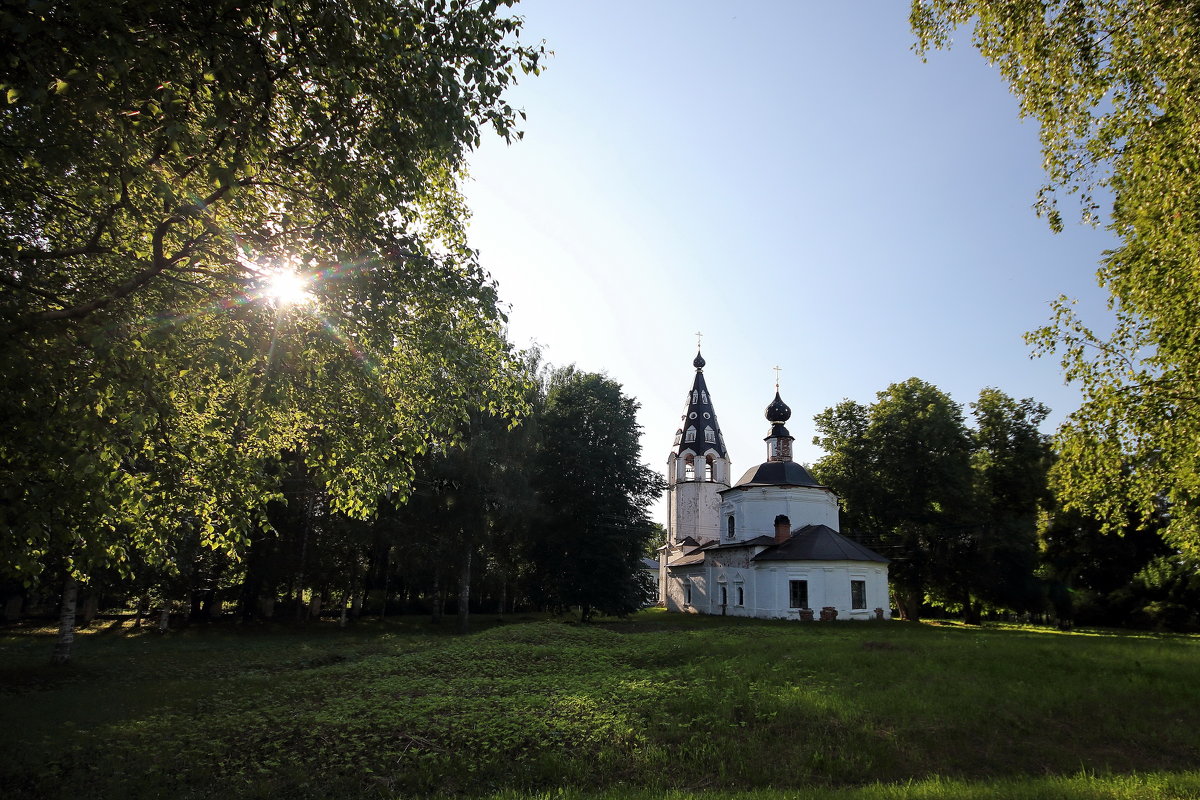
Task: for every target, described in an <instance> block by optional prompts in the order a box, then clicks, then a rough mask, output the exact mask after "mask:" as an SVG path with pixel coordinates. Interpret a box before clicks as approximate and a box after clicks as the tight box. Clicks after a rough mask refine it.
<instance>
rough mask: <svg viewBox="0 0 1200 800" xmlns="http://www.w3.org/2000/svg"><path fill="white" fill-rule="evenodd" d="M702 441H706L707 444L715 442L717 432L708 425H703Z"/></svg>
mask: <svg viewBox="0 0 1200 800" xmlns="http://www.w3.org/2000/svg"><path fill="white" fill-rule="evenodd" d="M704 441H706V442H708V443H709V444H716V442H717V433H716V431H714V430H713V429H712V428H710V427H708V426H705V428H704Z"/></svg>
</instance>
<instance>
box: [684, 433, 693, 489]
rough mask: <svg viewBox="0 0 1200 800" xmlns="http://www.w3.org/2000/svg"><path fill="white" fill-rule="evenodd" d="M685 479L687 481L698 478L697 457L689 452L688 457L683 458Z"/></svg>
mask: <svg viewBox="0 0 1200 800" xmlns="http://www.w3.org/2000/svg"><path fill="white" fill-rule="evenodd" d="M689 441H690V440H689ZM683 479H684V480H685V481H694V480H696V457H695V456H694V455H692V454H691V453H688V455H687V458H685V459H684V460H683Z"/></svg>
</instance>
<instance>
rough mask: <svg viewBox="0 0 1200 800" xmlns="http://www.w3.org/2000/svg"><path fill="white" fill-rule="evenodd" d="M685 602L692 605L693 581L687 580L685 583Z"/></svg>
mask: <svg viewBox="0 0 1200 800" xmlns="http://www.w3.org/2000/svg"><path fill="white" fill-rule="evenodd" d="M683 604H684V605H687V606H690V605H691V604H692V582H691V581H686V582H685V583H684V584H683Z"/></svg>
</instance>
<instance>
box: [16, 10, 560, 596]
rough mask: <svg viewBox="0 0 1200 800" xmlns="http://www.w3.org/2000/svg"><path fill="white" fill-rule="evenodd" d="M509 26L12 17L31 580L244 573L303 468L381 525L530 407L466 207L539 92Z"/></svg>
mask: <svg viewBox="0 0 1200 800" xmlns="http://www.w3.org/2000/svg"><path fill="white" fill-rule="evenodd" d="M509 5H511V2H509V1H508V0H495V1H487V2H478V3H463V2H458V0H440V1H435V2H415V1H414V0H406V1H404V2H395V1H393V0H387V1H385V0H362V2H355V3H351V4H347V3H326V2H323V1H322V0H284V2H279V1H278V0H276V1H275V2H267V1H266V0H249V2H241V1H239V2H236V3H234V2H222V1H221V0H218V1H217V2H209V0H205V2H198V1H195V0H181V1H180V2H176V3H168V4H162V3H156V2H148V1H147V0H126V1H125V2H118V3H92V2H84V1H83V0H65V1H64V2H53V3H50V2H45V3H43V2H32V3H21V4H12V3H8V4H4V6H3V8H2V9H0V50H3V52H4V53H5V57H4V59H3V61H2V62H0V101H2V102H0V327H2V328H3V329H4V331H5V343H4V346H3V348H2V350H0V375H2V376H3V377H2V378H0V381H2V384H0V408H2V409H3V415H4V417H5V418H6V419H8V420H10V421H11V425H6V431H5V433H4V435H3V437H2V438H0V464H2V467H0V468H2V469H3V480H2V481H0V484H2V486H3V490H2V491H3V496H0V526H2V534H3V538H2V544H0V564H3V566H4V567H5V568H6V569H7V571H9V572H10V573H14V574H16V575H17V576H19V577H25V578H28V577H29V576H30V575H31V574H33V573H34V572H36V571H37V570H38V569H40V567H41V565H43V564H45V563H46V562H47V561H48V560H52V559H58V560H60V561H61V562H62V563H64V564H65V565H66V566H67V568H68V569H69V571H72V572H74V573H75V574H78V575H80V576H86V575H87V574H88V573H89V571H90V570H93V569H97V568H99V567H100V566H102V565H105V564H115V565H117V566H120V565H121V564H126V563H129V561H130V559H131V558H132V557H133V554H134V553H139V554H140V557H142V558H146V559H149V560H155V559H157V560H159V561H163V562H168V561H169V559H170V552H171V547H170V546H169V539H170V537H171V536H174V535H176V534H180V533H182V532H186V533H188V534H189V535H195V536H196V537H198V538H199V540H200V541H201V542H202V544H203V545H204V546H206V547H208V548H220V549H229V550H232V549H235V548H237V547H239V546H240V545H241V544H242V543H244V542H245V541H246V538H247V535H248V533H249V531H251V530H252V529H253V528H254V527H255V526H258V525H269V520H268V519H267V515H266V513H265V508H266V506H267V504H268V502H269V501H270V500H272V499H275V498H279V497H281V494H280V485H281V480H282V477H283V475H284V473H285V471H286V469H285V468H286V463H285V462H287V461H289V460H290V459H292V458H293V456H294V457H295V458H298V459H300V460H301V461H302V462H303V464H304V465H305V471H306V474H307V475H309V476H310V477H311V478H312V480H314V481H315V483H316V485H318V486H319V487H320V488H321V490H322V491H324V492H327V495H328V500H329V504H330V507H331V508H332V509H333V510H335V511H338V512H343V513H346V514H349V515H352V516H360V517H361V516H366V515H369V514H370V513H371V512H372V511H373V509H374V508H375V505H376V501H377V499H378V497H379V496H380V495H381V494H384V493H386V494H390V495H392V496H394V497H403V495H404V494H405V493H406V492H407V490H408V486H409V483H410V480H411V477H412V469H411V464H412V459H413V458H414V457H415V456H417V455H418V454H419V453H420V452H422V451H423V450H424V449H426V448H427V447H428V446H429V444H430V443H431V442H433V441H438V440H445V441H452V440H453V439H454V438H455V437H456V436H458V435H459V431H460V430H461V424H460V423H461V422H462V421H463V420H465V419H466V418H467V417H468V415H469V414H470V412H471V411H472V410H478V409H481V408H486V409H489V410H490V411H491V412H495V413H502V414H509V415H511V414H513V413H517V412H518V411H519V408H520V404H521V400H520V393H521V387H522V380H521V379H520V377H519V375H518V373H519V370H518V369H517V367H516V364H515V360H514V359H513V357H512V356H510V354H509V350H508V345H507V344H506V342H505V341H504V337H503V332H502V324H503V317H502V315H501V313H500V312H499V310H498V308H497V302H496V290H495V287H494V285H493V284H492V283H491V281H490V280H489V279H488V277H487V275H486V273H485V272H484V271H483V270H482V269H481V267H480V266H479V264H478V261H477V258H476V254H475V253H474V252H473V251H472V250H470V249H469V248H468V247H467V245H466V243H465V238H464V235H463V223H464V219H465V211H464V209H463V207H462V202H461V199H460V197H459V194H458V191H457V188H456V181H457V179H458V176H459V173H460V171H461V169H462V165H463V158H464V154H465V153H466V152H467V151H468V150H469V149H470V148H472V147H473V146H474V145H475V144H476V143H477V141H478V140H479V137H480V135H481V132H482V131H483V130H484V129H485V128H487V127H490V128H491V129H493V130H495V131H496V132H497V133H499V135H501V136H503V137H505V138H509V137H512V136H514V135H518V134H517V133H516V131H515V127H514V124H515V122H516V118H517V112H516V111H515V110H514V109H513V108H511V107H510V106H509V105H508V104H507V103H506V102H505V100H504V99H503V94H504V90H505V89H506V88H507V87H509V86H510V85H511V83H512V81H513V80H514V76H516V75H517V74H519V73H520V72H521V71H522V70H524V71H535V70H537V69H538V60H539V57H540V55H541V49H540V48H539V47H527V46H523V45H521V44H520V43H519V42H517V41H516V36H517V34H518V32H519V29H520V20H519V18H517V17H513V16H508V15H506V14H505V13H504V12H505V11H506V7H507V6H509ZM281 280H282V281H291V282H292V283H293V284H294V286H293V291H292V292H291V296H290V297H285V296H283V295H282V293H280V292H279V291H277V289H276V288H275V284H276V283H277V282H278V281H281ZM289 301H291V302H289Z"/></svg>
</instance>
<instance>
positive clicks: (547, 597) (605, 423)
mask: <svg viewBox="0 0 1200 800" xmlns="http://www.w3.org/2000/svg"><path fill="white" fill-rule="evenodd" d="M637 410H638V403H637V401H636V400H634V399H633V398H631V397H627V396H626V395H625V394H624V393H623V392H622V390H621V385H620V384H618V383H616V382H615V381H613V380H610V379H608V378H606V377H604V376H603V375H597V374H595V373H585V372H579V371H577V370H576V369H575V368H574V367H564V368H560V369H557V370H554V371H553V372H552V373H551V374H550V376H549V379H548V381H547V383H546V396H545V411H544V412H543V414H542V415H541V418H540V420H539V431H540V447H539V452H538V456H537V467H536V477H535V480H534V487H535V489H536V491H537V492H538V498H539V502H540V505H541V506H542V509H543V511H542V514H541V515H540V518H539V519H538V521H537V523H536V524H535V526H533V528H532V530H531V531H530V534H529V536H528V538H527V539H526V540H525V542H524V546H525V557H526V559H527V560H528V561H529V562H530V563H531V565H533V568H532V571H531V575H530V576H529V579H528V580H529V591H530V592H531V594H533V595H534V596H535V597H536V598H537V599H538V600H540V601H541V603H542V604H545V605H551V606H558V607H567V606H579V608H580V612H581V615H582V617H583V619H584V620H585V621H586V620H587V619H589V618H590V617H591V615H592V612H593V611H599V612H601V613H605V614H627V613H630V612H632V611H635V610H637V609H638V608H641V607H642V606H643V605H644V604H645V603H646V602H647V601H648V600H649V599H650V598H651V596H652V589H651V587H650V586H649V584H648V582H647V579H646V576H645V575H644V574H643V572H644V571H643V570H642V569H641V559H642V556H643V554H644V552H645V550H646V548H647V546H648V543H649V542H650V540H651V539H652V538H653V536H654V531H655V528H654V525H653V523H652V522H650V520H649V518H648V516H647V512H648V509H649V506H650V504H651V503H652V502H653V501H654V499H655V498H657V497H658V496H659V495H660V494H661V493H662V491H663V489H664V488H665V487H664V482H663V479H662V477H661V476H660V475H658V474H657V473H656V472H655V471H654V470H651V469H650V468H649V467H647V466H646V465H644V464H642V463H641V445H640V443H639V435H640V433H641V426H639V425H638V423H637Z"/></svg>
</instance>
